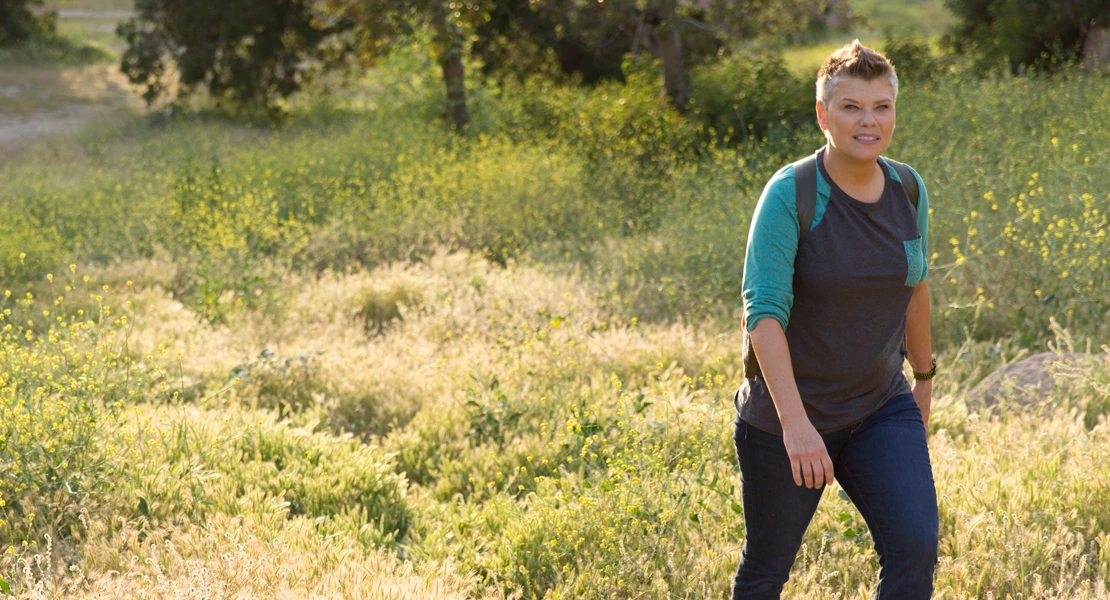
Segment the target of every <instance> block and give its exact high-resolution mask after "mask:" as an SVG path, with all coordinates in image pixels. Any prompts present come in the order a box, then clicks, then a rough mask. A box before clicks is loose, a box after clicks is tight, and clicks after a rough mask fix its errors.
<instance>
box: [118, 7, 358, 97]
mask: <svg viewBox="0 0 1110 600" xmlns="http://www.w3.org/2000/svg"><path fill="white" fill-rule="evenodd" d="M135 10H136V12H137V14H136V16H135V17H133V18H132V19H130V20H128V21H127V22H125V23H123V24H121V25H120V27H119V34H120V36H122V37H123V38H124V39H125V40H126V42H127V45H128V48H127V50H126V51H125V52H124V54H123V61H122V66H121V68H122V70H123V72H124V73H125V74H126V75H127V76H128V78H129V79H130V80H131V82H132V83H133V84H136V85H141V86H144V87H145V88H146V91H145V92H144V94H143V97H144V98H145V99H146V100H147V102H148V103H151V104H152V103H154V102H155V101H156V100H158V99H159V98H160V97H162V96H164V95H167V94H175V95H176V96H177V97H178V98H179V99H180V98H181V97H183V96H185V95H188V94H192V93H194V92H196V91H198V90H200V89H204V90H206V91H207V92H208V93H210V94H211V96H212V97H213V98H215V99H216V100H217V101H219V102H221V103H224V104H226V105H229V106H234V107H240V108H244V107H245V108H255V109H257V108H260V107H264V108H273V107H274V106H275V105H276V103H277V102H278V101H279V100H281V99H283V98H286V97H288V96H290V95H291V94H292V93H293V92H295V91H297V90H298V89H300V87H301V86H302V84H303V83H304V81H305V79H306V78H307V77H309V75H310V72H309V70H308V65H309V64H315V65H317V66H319V65H321V64H323V65H327V64H329V63H334V62H335V61H337V60H338V59H339V55H340V54H341V53H342V49H343V48H342V47H338V48H333V47H329V46H328V45H326V44H324V42H325V40H329V39H332V38H334V36H335V35H336V34H338V33H341V32H343V31H345V30H347V29H348V28H349V24H347V23H345V22H336V23H333V24H329V25H326V26H325V25H323V24H321V23H319V22H317V21H316V20H314V16H313V12H312V9H311V7H310V6H309V5H308V4H307V3H306V2H302V1H300V0H291V1H280V0H233V1H230V2H224V3H222V4H221V5H220V7H219V10H213V9H212V7H211V6H209V5H208V4H207V3H205V2H198V1H197V0H137V2H136V4H135ZM171 72H173V73H175V74H176V76H177V83H178V86H179V87H178V88H177V89H174V88H172V87H170V83H169V81H168V75H169V74H170V73H171Z"/></svg>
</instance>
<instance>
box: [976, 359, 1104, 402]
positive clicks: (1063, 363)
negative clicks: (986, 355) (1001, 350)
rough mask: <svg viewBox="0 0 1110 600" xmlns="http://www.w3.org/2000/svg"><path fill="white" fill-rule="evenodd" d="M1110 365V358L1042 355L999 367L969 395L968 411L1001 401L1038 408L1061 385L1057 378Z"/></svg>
mask: <svg viewBox="0 0 1110 600" xmlns="http://www.w3.org/2000/svg"><path fill="white" fill-rule="evenodd" d="M1097 361H1102V362H1108V361H1110V355H1105V354H1085V353H1081V352H1063V353H1055V352H1042V353H1040V354H1034V355H1033V356H1030V357H1029V358H1026V359H1024V360H1020V361H1018V362H1015V363H1010V364H1008V365H1005V366H1002V367H999V368H998V369H997V370H996V371H995V372H993V373H991V374H990V375H987V376H986V377H985V378H984V379H983V380H982V381H980V382H979V383H978V384H976V386H975V387H973V388H971V391H969V392H968V393H967V405H968V407H969V408H978V407H991V406H994V405H996V404H998V403H999V402H1000V401H1003V400H1004V401H1006V402H1009V403H1014V404H1017V405H1020V406H1028V405H1032V404H1037V403H1039V402H1040V401H1042V400H1043V399H1044V398H1045V396H1047V395H1049V394H1051V393H1052V392H1055V391H1056V390H1057V388H1058V386H1059V385H1060V383H1059V381H1057V378H1056V377H1055V375H1057V374H1060V373H1066V372H1068V371H1070V370H1072V369H1075V368H1076V367H1082V366H1090V365H1091V364H1092V363H1094V362H1097Z"/></svg>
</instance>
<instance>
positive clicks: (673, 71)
mask: <svg viewBox="0 0 1110 600" xmlns="http://www.w3.org/2000/svg"><path fill="white" fill-rule="evenodd" d="M663 4H664V6H663V7H661V8H662V15H660V16H661V17H662V19H661V21H662V27H659V26H658V25H657V26H656V27H655V33H656V37H657V38H658V40H659V60H660V62H661V63H662V65H663V89H664V90H665V91H666V93H667V97H668V98H670V99H671V102H673V103H674V105H675V107H676V108H678V110H680V111H682V110H685V109H686V102H687V101H688V100H689V99H690V91H689V84H688V82H687V80H686V62H685V61H684V60H683V56H682V37H681V35H680V34H679V32H678V18H677V16H676V15H675V11H674V5H673V4H670V3H666V2H664V3H663Z"/></svg>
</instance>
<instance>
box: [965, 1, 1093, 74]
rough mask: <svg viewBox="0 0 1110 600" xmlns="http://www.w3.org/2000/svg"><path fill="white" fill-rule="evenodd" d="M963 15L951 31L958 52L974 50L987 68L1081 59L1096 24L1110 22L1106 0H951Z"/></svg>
mask: <svg viewBox="0 0 1110 600" xmlns="http://www.w3.org/2000/svg"><path fill="white" fill-rule="evenodd" d="M946 4H947V6H948V8H949V9H950V10H951V11H952V12H953V13H955V14H956V16H957V17H958V18H959V19H960V21H959V24H958V25H957V26H956V27H954V28H953V29H952V31H951V32H950V33H949V34H948V35H947V36H946V37H947V40H948V42H949V44H950V45H951V46H952V47H953V48H954V49H956V50H957V51H958V52H965V51H971V52H973V53H975V54H976V55H977V56H978V57H979V65H980V67H981V68H982V69H991V68H997V67H1000V66H1005V67H1007V68H1009V69H1018V68H1019V67H1032V66H1037V67H1046V68H1055V67H1057V66H1058V65H1060V64H1063V63H1067V62H1069V61H1072V60H1074V59H1076V58H1077V57H1078V56H1079V53H1080V50H1081V49H1082V45H1083V41H1084V39H1085V37H1086V35H1087V34H1088V32H1090V31H1091V30H1092V29H1094V28H1096V27H1106V26H1110V12H1107V10H1106V4H1105V2H1102V1H1101V0H1078V1H1076V2H1068V3H1060V2H1023V1H1021V0H946Z"/></svg>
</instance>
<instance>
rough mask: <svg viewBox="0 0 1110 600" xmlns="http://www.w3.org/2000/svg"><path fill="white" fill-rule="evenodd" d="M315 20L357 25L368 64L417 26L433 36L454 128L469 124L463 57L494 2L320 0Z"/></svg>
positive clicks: (433, 51)
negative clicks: (468, 42) (470, 39)
mask: <svg viewBox="0 0 1110 600" xmlns="http://www.w3.org/2000/svg"><path fill="white" fill-rule="evenodd" d="M316 6H317V10H318V16H319V18H320V19H321V20H323V21H325V22H330V21H335V20H338V21H340V22H349V23H353V24H355V26H356V27H357V34H356V37H357V39H358V42H357V43H358V46H359V47H360V48H361V49H362V52H363V55H364V56H365V57H366V58H367V60H373V59H374V58H376V57H378V56H382V55H384V54H385V53H387V52H388V51H389V47H390V46H391V44H392V43H393V42H394V41H395V40H397V39H402V38H404V37H406V36H408V35H411V34H413V33H414V32H415V31H416V30H417V29H418V28H420V27H428V28H429V29H430V30H431V32H432V38H433V43H432V53H433V55H434V56H435V59H436V61H437V62H438V63H439V65H440V69H441V71H442V73H443V83H444V86H445V88H446V91H447V113H448V115H449V118H450V120H451V123H452V125H454V127H455V128H456V129H459V130H461V129H463V128H465V127H466V126H467V124H468V123H469V122H470V113H469V111H468V110H467V102H466V73H465V68H464V65H463V55H464V53H465V51H466V46H467V44H466V42H467V40H468V38H469V37H470V36H471V35H473V32H474V30H475V28H476V27H477V26H478V25H480V24H482V23H484V22H486V21H487V20H488V19H489V14H490V11H491V9H492V0H319V1H318V2H317V4H316Z"/></svg>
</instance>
